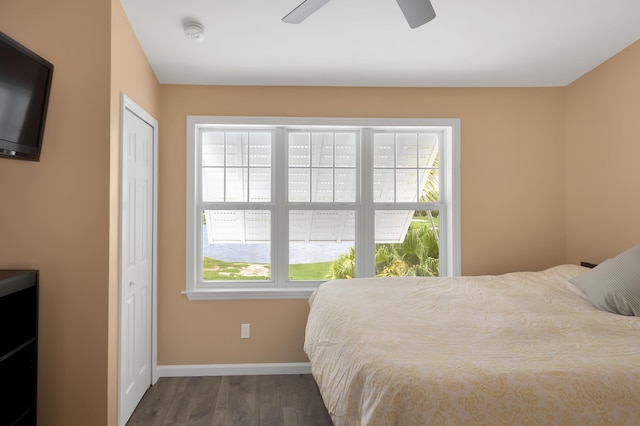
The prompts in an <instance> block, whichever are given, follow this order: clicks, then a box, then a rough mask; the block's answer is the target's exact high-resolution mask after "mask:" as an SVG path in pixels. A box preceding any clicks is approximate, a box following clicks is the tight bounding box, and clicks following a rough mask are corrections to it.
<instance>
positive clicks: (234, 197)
mask: <svg viewBox="0 0 640 426" xmlns="http://www.w3.org/2000/svg"><path fill="white" fill-rule="evenodd" d="M187 126H188V135H187V142H188V149H187V170H188V176H187V259H186V261H187V288H186V292H185V293H186V294H187V296H188V297H189V298H190V299H249V298H250V299H267V298H278V299H281V298H306V297H308V296H309V295H310V294H311V292H312V291H313V290H314V289H315V288H316V287H317V286H318V285H319V284H320V283H322V282H324V281H326V280H329V279H349V278H353V277H372V276H394V275H422V276H437V275H458V274H460V243H459V241H460V232H459V229H460V214H459V204H460V203H459V158H458V152H459V120H457V119H438V120H431V119H345V118H343V119H320V118H280V117H279V118H275V117H195V116H194V117H188V120H187Z"/></svg>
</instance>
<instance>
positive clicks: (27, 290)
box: [0, 270, 38, 426]
mask: <svg viewBox="0 0 640 426" xmlns="http://www.w3.org/2000/svg"><path fill="white" fill-rule="evenodd" d="M37 370H38V271H31V270H0V425H2V426H4V425H11V426H27V425H29V426H31V425H35V424H36V406H37V404H36V400H37V383H38V374H37Z"/></svg>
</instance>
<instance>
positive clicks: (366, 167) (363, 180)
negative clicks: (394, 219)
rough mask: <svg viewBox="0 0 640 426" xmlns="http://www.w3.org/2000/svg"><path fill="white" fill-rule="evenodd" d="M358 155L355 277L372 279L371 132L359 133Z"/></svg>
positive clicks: (363, 130)
mask: <svg viewBox="0 0 640 426" xmlns="http://www.w3.org/2000/svg"><path fill="white" fill-rule="evenodd" d="M359 146H360V155H359V156H358V162H359V164H358V170H359V172H360V185H359V194H358V201H359V207H358V210H357V216H356V276H357V277H372V276H374V275H375V273H376V265H375V253H376V252H375V245H376V241H375V211H374V208H373V207H374V205H373V132H372V131H371V129H362V131H361V132H360V145H359Z"/></svg>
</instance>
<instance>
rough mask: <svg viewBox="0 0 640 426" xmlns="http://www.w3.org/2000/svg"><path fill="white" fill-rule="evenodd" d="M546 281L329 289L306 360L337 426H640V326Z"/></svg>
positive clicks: (366, 282) (562, 274) (571, 270)
mask: <svg viewBox="0 0 640 426" xmlns="http://www.w3.org/2000/svg"><path fill="white" fill-rule="evenodd" d="M585 271H586V269H584V268H581V267H579V266H574V265H562V266H557V267H554V268H551V269H549V270H546V271H542V272H535V273H534V272H521V273H513V274H505V275H500V276H482V277H454V278H418V277H406V278H376V279H353V280H348V281H339V282H327V283H325V284H323V285H321V286H320V287H319V289H318V290H317V291H316V292H315V293H314V294H313V296H312V297H311V299H310V305H311V311H310V314H309V320H308V323H307V330H306V338H305V351H306V353H307V355H308V356H309V359H310V360H311V365H312V372H313V375H314V377H315V379H316V381H317V383H318V386H319V388H320V391H321V393H322V396H323V399H324V401H325V405H326V406H327V409H328V410H329V413H330V414H331V417H332V419H333V421H334V423H335V424H336V426H340V425H383V426H391V425H403V426H405V425H421V426H422V425H440V424H453V425H500V424H503V425H552V424H554V425H609V424H610V425H614V424H615V425H638V424H640V318H639V317H625V316H620V315H615V314H611V313H607V312H603V311H599V310H597V309H595V308H594V307H593V306H592V305H591V304H590V303H589V301H588V300H587V299H586V298H585V297H584V295H583V294H582V293H581V292H580V291H579V290H578V289H577V288H576V287H575V286H573V285H572V284H570V283H569V282H568V279H569V278H571V277H572V276H575V275H578V274H580V273H583V272H585Z"/></svg>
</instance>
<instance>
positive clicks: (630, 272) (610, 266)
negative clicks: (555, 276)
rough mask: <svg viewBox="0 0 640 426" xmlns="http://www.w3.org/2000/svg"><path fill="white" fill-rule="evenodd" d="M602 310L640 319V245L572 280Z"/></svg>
mask: <svg viewBox="0 0 640 426" xmlns="http://www.w3.org/2000/svg"><path fill="white" fill-rule="evenodd" d="M569 282H571V283H573V284H575V285H576V286H577V287H578V288H579V289H580V290H582V292H583V293H584V294H585V295H586V296H587V298H588V299H589V301H590V302H591V303H592V304H593V306H595V307H596V308H598V309H601V310H603V311H609V312H613V313H614V314H620V315H635V316H640V245H639V246H636V247H634V248H632V249H629V250H627V251H625V252H624V253H621V254H619V255H618V256H616V257H614V258H611V259H607V260H605V261H604V262H602V263H601V264H600V265H598V266H596V267H595V268H593V269H592V270H590V271H589V272H586V273H584V274H582V275H578V276H577V277H574V278H571V279H570V280H569Z"/></svg>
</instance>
